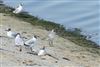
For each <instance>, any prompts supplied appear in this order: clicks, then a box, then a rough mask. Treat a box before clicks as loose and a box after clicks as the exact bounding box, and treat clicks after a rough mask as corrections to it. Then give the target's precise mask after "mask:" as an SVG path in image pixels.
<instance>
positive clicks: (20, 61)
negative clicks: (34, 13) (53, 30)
mask: <svg viewBox="0 0 100 67" xmlns="http://www.w3.org/2000/svg"><path fill="white" fill-rule="evenodd" d="M0 21H1V22H0V36H2V37H0V42H1V43H0V45H1V47H0V64H1V67H18V66H21V67H26V66H32V67H100V56H99V55H97V54H93V53H90V52H88V51H86V50H85V48H83V47H80V46H78V45H76V44H74V43H72V42H70V41H69V40H67V39H64V38H62V37H59V36H56V38H55V40H54V47H50V46H49V44H48V41H47V40H46V39H45V38H46V36H47V34H48V31H46V30H44V29H43V28H41V27H38V26H32V25H31V24H30V23H27V22H24V21H21V20H19V19H16V18H14V17H10V16H7V15H4V14H0ZM7 28H11V29H12V30H13V31H16V32H19V33H21V35H22V36H23V37H26V38H27V39H25V40H28V39H30V38H32V36H33V35H34V34H35V35H38V36H39V38H38V43H37V45H36V46H35V49H36V50H37V51H38V50H39V49H40V48H41V47H42V46H44V45H45V46H46V50H47V52H48V53H49V54H51V55H53V56H54V57H56V58H58V59H59V60H57V59H55V58H53V57H50V56H43V57H39V56H37V55H33V54H28V53H27V52H29V50H28V49H25V47H23V51H22V52H19V51H18V50H17V49H16V47H15V44H14V39H10V38H8V37H7V36H6V31H5V29H7ZM63 57H65V58H67V60H65V59H63Z"/></svg>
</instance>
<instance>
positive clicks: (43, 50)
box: [38, 47, 46, 56]
mask: <svg viewBox="0 0 100 67" xmlns="http://www.w3.org/2000/svg"><path fill="white" fill-rule="evenodd" d="M45 54H46V51H45V47H43V48H42V49H41V50H39V53H38V56H43V55H45Z"/></svg>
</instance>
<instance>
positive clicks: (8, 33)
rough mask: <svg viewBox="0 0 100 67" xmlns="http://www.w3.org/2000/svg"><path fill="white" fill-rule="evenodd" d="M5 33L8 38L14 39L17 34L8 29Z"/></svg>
mask: <svg viewBox="0 0 100 67" xmlns="http://www.w3.org/2000/svg"><path fill="white" fill-rule="evenodd" d="M6 31H7V36H8V37H10V38H15V37H16V35H17V33H16V32H12V31H11V29H10V28H9V29H8V30H6Z"/></svg>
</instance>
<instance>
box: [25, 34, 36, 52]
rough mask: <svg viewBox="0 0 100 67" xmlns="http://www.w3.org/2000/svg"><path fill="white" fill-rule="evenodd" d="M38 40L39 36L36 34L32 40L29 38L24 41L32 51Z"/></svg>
mask: <svg viewBox="0 0 100 67" xmlns="http://www.w3.org/2000/svg"><path fill="white" fill-rule="evenodd" d="M36 41H37V37H36V36H33V38H32V39H30V40H28V41H26V42H25V43H24V45H25V46H27V47H29V48H30V50H31V52H32V51H33V47H34V45H35V44H36Z"/></svg>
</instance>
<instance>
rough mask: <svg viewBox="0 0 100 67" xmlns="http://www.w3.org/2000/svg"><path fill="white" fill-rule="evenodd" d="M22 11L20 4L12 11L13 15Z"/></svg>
mask: <svg viewBox="0 0 100 67" xmlns="http://www.w3.org/2000/svg"><path fill="white" fill-rule="evenodd" d="M22 10H23V6H22V4H19V6H18V7H17V8H16V9H15V10H14V11H13V13H15V14H18V13H20V12H21V11H22Z"/></svg>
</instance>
